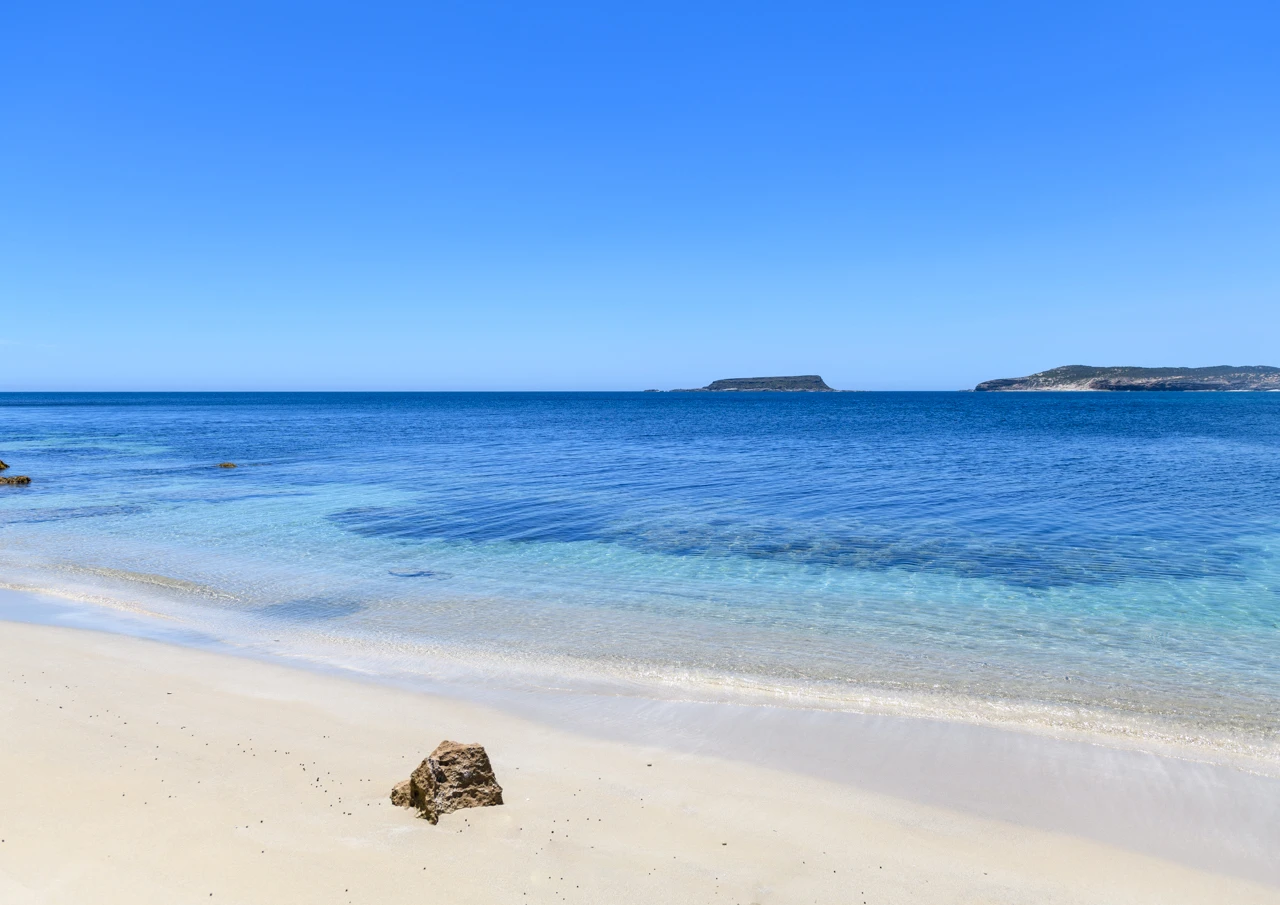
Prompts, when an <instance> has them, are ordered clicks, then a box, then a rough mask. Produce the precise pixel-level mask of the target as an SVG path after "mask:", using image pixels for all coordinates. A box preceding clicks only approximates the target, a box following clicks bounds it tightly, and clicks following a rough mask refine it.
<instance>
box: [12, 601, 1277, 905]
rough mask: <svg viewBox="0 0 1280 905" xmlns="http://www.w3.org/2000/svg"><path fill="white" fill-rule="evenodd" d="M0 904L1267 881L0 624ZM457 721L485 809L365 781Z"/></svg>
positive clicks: (959, 896)
mask: <svg viewBox="0 0 1280 905" xmlns="http://www.w3.org/2000/svg"><path fill="white" fill-rule="evenodd" d="M0 689H3V691H2V692H0V737H2V738H3V739H4V744H3V745H2V746H0V775H3V777H4V782H3V783H0V839H2V840H3V841H2V842H0V901H3V902H5V903H7V905H28V903H64V902H66V903H72V902H74V903H85V902H96V903H115V902H120V903H126V902H127V903H131V905H132V903H148V902H155V903H183V902H210V901H212V902H237V903H291V902H298V903H327V902H333V903H395V902H415V903H416V902H423V901H429V902H436V901H439V902H462V903H466V902H475V903H496V902H511V903H537V902H592V903H599V902H619V903H621V902H644V903H654V902H682V903H683V902H728V903H762V905H763V903H791V902H795V903H802V902H804V903H809V902H815V903H836V902H851V903H855V902H856V903H867V905H873V903H908V902H910V903H934V902H937V903H1005V902H1008V903H1015V902H1017V903H1030V902H1034V903H1077V902H1078V903H1112V902H1114V903H1147V902H1149V903H1162V905H1168V903H1193V902H1194V903H1225V902H1231V903H1263V902H1280V888H1277V887H1276V886H1274V885H1269V884H1268V883H1266V882H1257V881H1255V880H1251V879H1247V878H1245V877H1242V876H1238V875H1237V876H1228V875H1226V874H1223V873H1214V872H1210V871H1204V870H1198V869H1193V868H1190V867H1187V866H1183V865H1180V864H1178V863H1174V861H1172V860H1168V859H1164V858H1160V857H1154V856H1152V855H1149V854H1141V853H1138V852H1136V851H1134V850H1132V849H1131V848H1126V847H1121V846H1113V845H1108V844H1103V843H1101V842H1098V841H1093V840H1089V839H1086V838H1082V837H1079V836H1075V835H1070V834H1066V833H1058V832H1051V831H1048V830H1045V829H1038V828H1032V827H1029V826H1026V825H1023V824H1019V823H1017V822H1012V821H1003V820H996V819H989V818H983V817H979V816H974V815H973V814H972V813H966V812H964V811H963V810H960V809H950V808H944V807H939V806H936V805H934V804H926V803H922V802H920V801H914V800H911V799H910V798H908V797H901V796H895V795H887V794H884V793H883V792H880V791H871V790H869V789H867V788H865V787H860V786H859V785H858V784H856V783H849V782H836V781H828V780H823V779H820V778H815V777H813V776H806V775H804V774H803V773H801V772H793V771H788V770H782V769H773V768H769V767H765V766H760V765H752V764H749V763H744V762H741V761H735V760H732V759H725V758H718V757H711V756H706V755H701V754H691V753H679V752H678V751H676V750H673V749H671V748H668V747H661V746H658V745H654V746H640V745H636V744H634V743H625V742H620V741H612V740H605V739H600V738H594V737H591V736H590V735H587V734H580V733H575V732H570V731H566V730H564V729H559V728H552V727H550V726H549V725H547V724H546V723H545V722H537V721H533V720H529V719H524V718H521V717H518V716H513V715H511V714H509V713H506V712H503V711H499V710H495V709H490V708H487V707H485V706H482V705H479V704H475V703H468V702H462V701H457V700H451V699H447V698H442V697H436V696H431V695H426V694H420V693H414V692H410V691H404V690H400V689H396V688H389V687H383V686H379V685H374V684H369V683H365V682H362V681H358V680H353V679H347V678H343V677H338V676H332V675H324V674H317V673H311V672H307V671H303V670H296V669H292V668H288V667H285V666H280V665H276V664H273V663H265V662H260V661H255V660H251V659H244V658H240V657H234V656H229V655H225V654H219V653H211V652H207V651H202V650H196V649H191V648H185V647H179V646H173V645H168V644H163V643H158V642H155V641H148V640H140V639H137V638H131V637H126V636H120V635H112V634H107V633H100V632H91V631H84V630H79V629H72V628H65V627H49V626H38V625H27V624H18V623H0ZM443 739H454V740H458V741H473V742H481V743H483V744H484V745H485V746H486V747H487V749H488V751H489V754H490V757H491V758H492V761H493V764H494V767H495V770H496V772H497V776H498V779H499V781H500V782H501V783H502V785H503V787H504V790H505V798H506V804H505V805H504V806H502V807H494V808H484V809H470V810H465V811H459V812H456V813H453V814H450V815H447V816H445V817H444V818H442V819H441V821H440V823H439V825H438V826H432V825H430V824H428V823H427V822H426V821H424V820H420V819H417V818H415V817H414V815H413V813H412V812H410V811H406V810H401V809H398V808H395V807H393V806H392V805H391V804H390V802H389V801H388V792H389V790H390V787H391V785H392V784H393V783H394V782H396V781H398V780H400V779H403V778H405V777H406V776H407V775H408V773H409V772H410V770H411V769H412V768H413V766H415V765H416V764H417V763H418V762H419V760H420V759H421V758H422V757H424V756H425V755H426V754H427V753H428V752H429V751H430V750H431V749H432V748H433V747H434V746H435V745H436V744H437V743H438V742H439V741H441V740H443Z"/></svg>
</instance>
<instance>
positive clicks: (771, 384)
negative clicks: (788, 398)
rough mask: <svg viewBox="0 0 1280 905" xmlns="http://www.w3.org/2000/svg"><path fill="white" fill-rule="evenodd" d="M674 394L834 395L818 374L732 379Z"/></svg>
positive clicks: (676, 391)
mask: <svg viewBox="0 0 1280 905" xmlns="http://www.w3.org/2000/svg"><path fill="white" fill-rule="evenodd" d="M671 392H673V393H762V392H763V393H834V392H836V391H835V390H834V389H832V388H831V387H829V386H827V383H826V381H825V380H823V379H822V378H821V377H819V376H818V375H817V374H804V375H801V376H799V377H730V378H727V379H725V380H713V381H711V383H709V384H707V385H706V386H704V387H696V388H694V389H690V390H672V391H671Z"/></svg>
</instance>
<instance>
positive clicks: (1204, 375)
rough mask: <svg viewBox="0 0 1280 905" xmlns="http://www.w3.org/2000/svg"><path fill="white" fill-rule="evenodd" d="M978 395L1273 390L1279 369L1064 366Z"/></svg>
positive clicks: (999, 383)
mask: <svg viewBox="0 0 1280 905" xmlns="http://www.w3.org/2000/svg"><path fill="white" fill-rule="evenodd" d="M974 389H975V390H977V391H978V392H1019V391H1028V390H1031V391H1035V390H1041V391H1044V390H1107V391H1117V390H1182V391H1205V390H1218V391H1223V390H1236V391H1241V390H1246V391H1249V390H1251V391H1259V390H1277V391H1280V368H1272V367H1266V366H1263V365H1258V366H1255V367H1239V368H1237V367H1232V366H1230V365H1222V366H1220V367H1216V368H1093V367H1089V366H1087V365H1067V366H1066V367H1061V368H1054V369H1053V370H1051V371H1041V372H1040V373H1039V374H1032V375H1031V376H1029V377H1006V378H1002V379H1000V380H987V381H984V382H983V383H980V384H978V385H977V386H976V387H974Z"/></svg>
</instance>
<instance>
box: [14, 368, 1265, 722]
mask: <svg viewBox="0 0 1280 905" xmlns="http://www.w3.org/2000/svg"><path fill="white" fill-rule="evenodd" d="M0 459H4V460H5V461H7V462H9V463H10V465H11V466H13V467H12V468H11V469H10V470H9V471H8V472H6V473H7V474H10V475H12V474H17V473H21V474H29V475H30V476H31V477H32V479H33V484H32V485H31V486H30V487H26V488H18V487H0V581H4V582H7V583H9V584H13V585H23V586H36V587H47V588H54V589H58V590H61V591H63V592H64V593H74V594H78V595H80V596H82V597H86V598H90V597H92V598H98V599H102V600H106V601H108V602H112V603H115V604H117V605H131V606H132V605H136V606H139V607H142V608H144V609H147V610H148V611H151V612H157V613H162V614H164V615H166V616H168V617H170V618H171V619H177V620H179V621H181V622H183V623H188V624H191V625H193V626H198V627H199V628H201V629H202V630H207V631H212V632H214V633H216V634H222V635H226V636H230V637H233V638H237V639H240V640H243V641H245V642H246V643H251V642H253V641H254V640H255V639H258V640H261V639H267V640H270V641H272V642H275V641H276V639H281V638H282V637H284V638H285V640H284V641H280V642H279V643H281V644H284V643H286V642H287V643H290V644H293V645H295V647H297V646H303V647H305V646H306V645H311V646H312V647H313V648H314V650H315V651H316V652H317V653H316V656H321V654H320V653H319V651H321V650H322V649H323V651H324V653H323V656H324V657H328V658H335V657H336V658H339V659H341V658H342V657H350V658H352V659H353V661H354V660H359V661H360V662H361V663H362V664H363V665H364V666H365V667H366V668H373V669H377V668H379V667H378V666H377V664H379V663H383V664H385V665H386V668H388V669H390V668H393V667H394V668H395V669H397V670H401V671H404V670H410V671H411V670H412V669H414V668H415V665H414V664H416V663H423V664H425V663H427V662H428V661H429V660H430V659H431V657H434V656H439V655H441V654H442V653H448V654H449V655H450V656H455V657H458V658H461V659H466V658H467V657H471V658H473V659H474V658H477V657H479V658H481V659H485V658H487V659H488V660H489V661H491V662H500V663H504V664H507V665H511V666H513V667H514V666H520V667H521V668H533V666H535V665H536V664H551V665H553V666H554V668H555V669H558V670H564V669H566V668H570V667H571V668H573V669H580V670H582V671H583V672H584V674H590V673H592V671H593V670H598V671H600V672H601V673H602V674H605V673H607V674H611V675H626V676H629V677H632V678H636V679H652V680H655V681H669V680H673V677H674V678H678V679H680V680H681V681H698V682H707V683H711V684H713V685H714V684H716V683H717V682H720V681H730V682H745V683H748V684H755V685H759V686H761V687H764V688H771V689H773V690H774V691H775V692H788V693H789V692H794V691H796V690H800V691H813V692H816V693H821V694H822V695H825V696H827V697H829V698H832V699H838V698H839V697H840V695H842V694H849V695H855V696H856V695H858V694H863V693H864V692H865V691H866V690H867V689H872V690H880V691H883V692H892V693H902V694H911V695H919V696H924V698H926V699H927V698H928V697H929V696H930V695H932V696H935V697H937V698H938V699H939V700H943V699H945V700H947V701H948V702H950V703H948V706H951V707H954V706H964V705H963V701H965V700H985V701H992V700H999V701H1010V702H1015V703H1017V704H1019V705H1020V706H1021V705H1026V706H1028V707H1032V708H1034V707H1039V706H1042V705H1043V706H1046V707H1051V708H1052V707H1059V708H1061V707H1066V708H1071V707H1077V708H1078V707H1087V708H1103V709H1105V710H1106V712H1108V713H1112V714H1118V715H1121V716H1123V715H1126V714H1137V715H1141V716H1143V717H1144V718H1151V719H1163V720H1166V721H1172V722H1173V723H1178V724H1179V725H1193V726H1200V727H1207V728H1206V729H1205V731H1206V732H1218V731H1221V732H1226V733H1237V734H1240V733H1243V734H1244V735H1248V736H1250V737H1251V738H1271V739H1274V737H1275V735H1276V730H1277V725H1276V718H1275V717H1274V716H1273V714H1275V713H1277V712H1280V706H1277V705H1280V394H1213V393H1208V394H1178V393H1152V394H1127V393H1126V394H1115V395H1109V394H1087V393H1079V394H1077V393H1069V394H973V393H865V394H863V393H857V394H829V395H828V394H823V395H809V394H801V395H789V394H788V395H778V394H729V395H719V394H333V395H329V394H296V395H295V394H226V395H220V394H159V395H146V394H126V395H113V394H88V395H77V394H66V395H62V394H34V395H28V394H9V395H0ZM224 460H230V461H234V462H236V463H237V464H238V465H239V467H238V468H236V469H234V470H231V469H219V468H216V467H214V466H216V464H217V463H218V462H220V461H224ZM268 636H269V637H268ZM422 668H423V669H426V668H427V667H426V666H423V667H422ZM548 668H550V667H548ZM955 701H961V702H962V703H961V704H959V705H956V704H955Z"/></svg>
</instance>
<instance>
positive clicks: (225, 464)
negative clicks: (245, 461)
mask: <svg viewBox="0 0 1280 905" xmlns="http://www.w3.org/2000/svg"><path fill="white" fill-rule="evenodd" d="M218 467H219V468H235V467H236V463H235V462H219V463H218Z"/></svg>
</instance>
